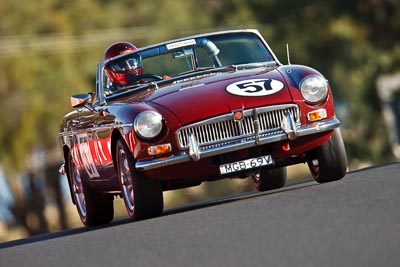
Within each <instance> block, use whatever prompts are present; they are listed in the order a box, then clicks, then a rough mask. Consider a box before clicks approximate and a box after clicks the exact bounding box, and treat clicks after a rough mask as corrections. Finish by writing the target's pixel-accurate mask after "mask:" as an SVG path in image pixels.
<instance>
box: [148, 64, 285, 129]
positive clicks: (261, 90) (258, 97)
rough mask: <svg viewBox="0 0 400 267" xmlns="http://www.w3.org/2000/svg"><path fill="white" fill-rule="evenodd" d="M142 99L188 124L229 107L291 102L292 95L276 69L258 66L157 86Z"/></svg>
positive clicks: (234, 108) (249, 107)
mask: <svg viewBox="0 0 400 267" xmlns="http://www.w3.org/2000/svg"><path fill="white" fill-rule="evenodd" d="M145 101H146V102H147V103H148V104H150V105H152V104H153V106H154V107H156V106H157V105H160V106H162V107H164V108H165V109H168V110H169V111H170V112H172V113H173V114H175V116H176V117H177V118H178V119H179V120H180V121H181V123H182V124H187V123H191V122H195V121H199V120H203V119H206V118H209V117H213V116H218V115H221V114H226V113H230V112H232V111H237V110H245V109H251V108H255V107H261V106H268V105H277V104H283V103H291V102H292V98H291V95H290V91H289V90H288V86H287V85H286V83H285V81H284V79H283V78H282V76H281V75H280V73H279V72H278V71H276V70H272V71H269V70H268V71H266V70H265V69H264V70H263V71H260V70H259V69H258V70H245V71H239V72H232V73H219V74H214V75H212V76H209V77H203V78H196V79H193V80H190V81H184V82H180V83H177V84H173V85H171V86H169V87H167V88H160V90H158V91H156V92H154V93H153V94H152V95H151V96H150V97H149V98H147V99H146V100H145ZM154 104H155V105H154Z"/></svg>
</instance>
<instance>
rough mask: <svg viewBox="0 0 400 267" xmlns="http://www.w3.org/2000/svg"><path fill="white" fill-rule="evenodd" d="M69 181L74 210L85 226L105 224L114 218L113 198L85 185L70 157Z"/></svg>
mask: <svg viewBox="0 0 400 267" xmlns="http://www.w3.org/2000/svg"><path fill="white" fill-rule="evenodd" d="M68 170H69V179H70V185H71V190H72V197H73V198H74V202H75V206H76V209H77V210H78V214H79V217H80V219H81V221H82V223H83V224H84V225H86V226H94V225H100V224H106V223H109V222H110V221H112V219H113V217H114V197H113V196H112V195H107V194H103V193H100V192H97V191H95V190H94V189H92V188H91V187H89V186H88V185H87V184H85V183H84V182H83V180H82V177H81V175H80V172H79V169H78V168H77V166H76V164H75V161H74V160H73V159H72V156H71V155H69V157H68Z"/></svg>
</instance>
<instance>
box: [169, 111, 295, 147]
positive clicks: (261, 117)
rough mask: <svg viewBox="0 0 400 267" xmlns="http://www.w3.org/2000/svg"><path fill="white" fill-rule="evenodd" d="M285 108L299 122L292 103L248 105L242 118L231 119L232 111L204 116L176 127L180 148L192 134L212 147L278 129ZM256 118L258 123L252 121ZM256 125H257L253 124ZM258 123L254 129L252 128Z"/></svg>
mask: <svg viewBox="0 0 400 267" xmlns="http://www.w3.org/2000/svg"><path fill="white" fill-rule="evenodd" d="M287 112H290V113H291V114H292V116H293V118H294V121H295V122H296V124H299V121H300V116H299V108H298V106H297V105H294V104H287V105H277V106H268V107H261V108H256V109H248V110H244V111H243V118H242V119H240V120H235V119H234V113H235V112H233V113H230V114H225V115H222V116H218V117H214V118H211V119H207V120H204V121H201V122H198V123H194V124H191V125H188V126H184V127H182V128H180V129H179V130H178V131H177V138H178V142H179V145H180V147H181V148H182V149H185V148H187V147H188V146H189V135H190V134H192V135H193V136H194V137H195V138H196V140H197V142H198V144H199V146H200V147H201V148H204V147H213V146H221V145H225V144H229V143H232V142H238V141H240V140H245V139H249V138H255V137H254V136H255V135H256V134H258V135H259V136H260V137H263V136H270V135H274V134H278V133H282V130H281V124H282V120H283V118H284V116H285V114H286V113H287ZM256 120H257V121H258V124H256V123H255V121H256ZM257 125H258V126H257ZM256 127H258V131H256Z"/></svg>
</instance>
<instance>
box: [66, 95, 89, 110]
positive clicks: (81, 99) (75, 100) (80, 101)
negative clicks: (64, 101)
mask: <svg viewBox="0 0 400 267" xmlns="http://www.w3.org/2000/svg"><path fill="white" fill-rule="evenodd" d="M70 100H71V106H72V107H73V108H80V107H85V106H86V105H87V104H89V103H90V102H91V101H92V95H91V94H77V95H73V96H71V99H70Z"/></svg>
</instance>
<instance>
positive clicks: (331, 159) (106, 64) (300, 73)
mask: <svg viewBox="0 0 400 267" xmlns="http://www.w3.org/2000/svg"><path fill="white" fill-rule="evenodd" d="M128 61H129V62H130V63H132V62H136V63H135V64H137V63H138V62H140V63H141V66H142V67H143V72H141V73H140V74H138V77H136V78H135V79H134V81H133V83H132V84H130V85H129V84H126V85H124V86H120V87H116V86H115V85H113V84H112V83H111V82H110V81H109V78H108V76H107V75H106V74H105V69H110V68H111V69H113V70H115V71H117V72H118V71H123V67H122V65H123V64H126V63H127V62H128ZM71 105H72V107H74V108H77V109H75V110H74V111H73V112H70V113H68V114H67V115H65V116H64V118H63V119H62V121H61V123H60V133H59V143H60V146H61V152H62V157H63V159H64V164H63V165H62V166H61V168H60V172H61V173H66V174H67V177H68V183H69V186H70V191H71V196H72V200H73V203H74V204H75V205H76V207H77V210H78V213H79V215H80V218H81V220H82V222H83V224H85V225H88V226H90V225H98V224H103V223H108V222H110V221H111V220H112V219H113V216H114V206H113V199H114V197H115V196H121V197H122V198H123V199H124V202H125V206H126V209H127V211H128V214H129V216H130V217H131V218H132V219H133V220H141V219H146V218H151V217H155V216H159V215H160V214H161V213H162V211H163V191H166V190H173V189H178V188H185V187H190V186H196V185H199V184H200V183H202V182H204V181H212V180H217V179H224V178H247V177H248V178H249V179H251V180H252V182H253V184H254V187H255V188H256V189H257V190H259V191H264V190H272V189H277V188H280V187H283V186H284V185H285V182H286V178H287V173H286V166H289V165H293V164H298V163H307V164H308V166H309V169H310V172H311V174H312V176H313V177H314V179H315V180H316V181H317V182H319V183H324V182H329V181H334V180H338V179H341V178H342V177H344V176H345V174H346V170H347V160H346V153H345V148H344V144H343V139H342V136H341V133H340V129H339V124H340V122H339V120H338V119H337V118H336V117H335V112H334V104H333V97H332V92H331V89H330V86H329V84H328V82H327V80H326V79H325V78H324V76H322V74H321V73H319V72H318V71H316V70H314V69H312V68H310V67H306V66H301V65H291V64H290V63H288V64H287V65H284V64H282V63H280V61H279V60H278V59H277V57H276V56H275V55H274V53H273V52H272V50H271V49H270V47H269V45H268V44H267V43H266V41H265V40H264V39H263V37H262V36H261V35H260V33H259V32H258V31H257V30H233V31H222V32H214V33H208V34H201V35H195V36H190V37H185V38H181V39H177V40H172V41H168V42H163V43H159V44H155V45H151V46H147V47H143V48H138V49H136V50H134V51H131V52H128V53H125V54H121V55H117V56H115V57H112V58H110V59H106V60H103V61H101V62H100V63H99V65H98V69H97V78H96V89H95V91H94V92H92V93H89V94H79V95H74V96H72V97H71Z"/></svg>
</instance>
